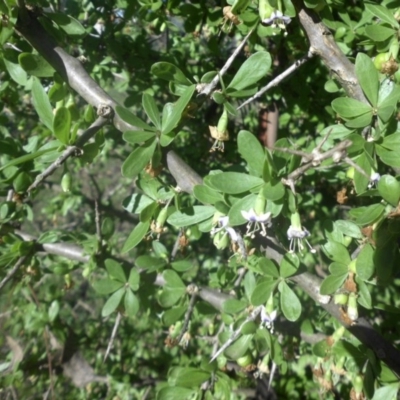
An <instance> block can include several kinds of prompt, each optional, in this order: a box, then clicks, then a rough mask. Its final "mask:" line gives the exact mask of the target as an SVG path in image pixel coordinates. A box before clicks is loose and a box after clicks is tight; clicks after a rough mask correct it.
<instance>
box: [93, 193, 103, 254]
mask: <svg viewBox="0 0 400 400" xmlns="http://www.w3.org/2000/svg"><path fill="white" fill-rule="evenodd" d="M94 213H95V217H94V220H95V223H96V235H97V241H98V243H99V248H100V247H101V244H102V237H101V226H100V218H101V217H100V211H99V202H98V201H97V200H95V201H94Z"/></svg>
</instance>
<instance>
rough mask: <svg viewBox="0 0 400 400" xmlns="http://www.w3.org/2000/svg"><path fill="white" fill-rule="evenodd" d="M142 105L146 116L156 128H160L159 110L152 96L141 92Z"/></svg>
mask: <svg viewBox="0 0 400 400" xmlns="http://www.w3.org/2000/svg"><path fill="white" fill-rule="evenodd" d="M142 105H143V108H144V111H145V112H146V114H147V116H148V117H149V118H150V120H151V122H152V123H153V124H154V125H155V127H156V128H157V129H158V130H161V121H160V112H159V111H158V108H157V104H156V102H155V100H154V97H153V96H150V95H149V94H147V93H144V94H143V99H142Z"/></svg>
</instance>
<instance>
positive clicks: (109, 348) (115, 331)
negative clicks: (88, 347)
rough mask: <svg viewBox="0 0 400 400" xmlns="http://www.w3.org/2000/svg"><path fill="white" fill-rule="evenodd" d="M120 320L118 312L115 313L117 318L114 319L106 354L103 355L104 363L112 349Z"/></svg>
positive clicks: (120, 316)
mask: <svg viewBox="0 0 400 400" xmlns="http://www.w3.org/2000/svg"><path fill="white" fill-rule="evenodd" d="M121 318H122V314H121V313H120V312H119V313H117V318H116V319H115V324H114V327H113V330H112V332H111V337H110V340H109V341H108V345H107V350H106V354H104V359H103V362H106V360H107V357H108V355H109V353H110V351H111V348H112V346H113V343H114V340H115V336H116V335H117V331H118V327H119V324H120V322H121Z"/></svg>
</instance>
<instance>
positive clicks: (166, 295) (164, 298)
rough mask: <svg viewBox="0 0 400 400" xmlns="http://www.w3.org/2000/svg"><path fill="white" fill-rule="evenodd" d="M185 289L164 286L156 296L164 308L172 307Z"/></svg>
mask: <svg viewBox="0 0 400 400" xmlns="http://www.w3.org/2000/svg"><path fill="white" fill-rule="evenodd" d="M184 294H185V289H182V288H171V287H164V288H163V290H162V292H161V294H160V295H159V297H158V301H159V303H160V305H161V306H162V307H164V308H170V307H172V306H173V305H174V304H175V303H176V302H177V301H178V300H179V299H180V298H181V297H182V296H183V295H184Z"/></svg>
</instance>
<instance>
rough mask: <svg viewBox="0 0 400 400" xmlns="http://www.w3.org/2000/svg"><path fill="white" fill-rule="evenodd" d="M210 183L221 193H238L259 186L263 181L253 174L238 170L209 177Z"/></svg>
mask: <svg viewBox="0 0 400 400" xmlns="http://www.w3.org/2000/svg"><path fill="white" fill-rule="evenodd" d="M209 178H210V179H209V183H210V185H211V186H212V187H213V188H214V189H217V190H219V191H221V192H222V193H227V194H239V193H243V192H247V191H249V190H252V189H257V188H260V187H261V186H262V185H263V183H264V181H263V180H262V179H261V178H257V177H255V176H251V175H247V174H242V173H240V172H222V173H221V174H216V175H212V176H210V177H209Z"/></svg>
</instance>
